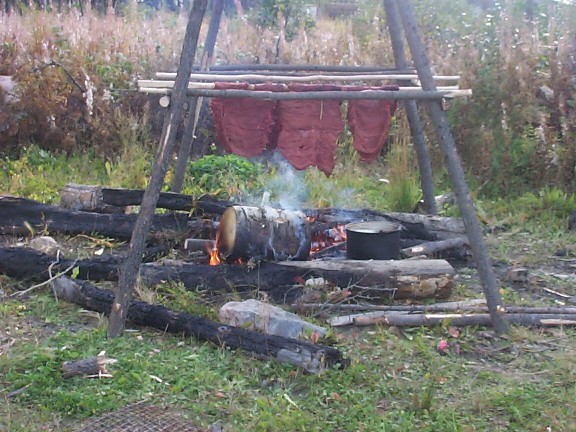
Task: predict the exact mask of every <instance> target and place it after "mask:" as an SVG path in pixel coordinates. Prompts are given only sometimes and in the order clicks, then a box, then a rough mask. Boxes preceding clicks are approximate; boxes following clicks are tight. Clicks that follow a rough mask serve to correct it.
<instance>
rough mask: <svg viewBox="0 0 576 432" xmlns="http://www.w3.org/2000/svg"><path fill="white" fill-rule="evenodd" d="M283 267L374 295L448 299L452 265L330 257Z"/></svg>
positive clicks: (422, 261) (443, 261) (450, 289)
mask: <svg viewBox="0 0 576 432" xmlns="http://www.w3.org/2000/svg"><path fill="white" fill-rule="evenodd" d="M279 265H281V266H284V267H291V268H297V269H300V270H301V271H309V272H311V273H315V274H319V275H320V276H321V277H324V278H325V279H327V280H329V281H334V282H336V283H337V285H338V286H339V287H342V288H346V287H349V288H350V290H351V292H352V293H354V292H357V291H361V292H362V293H363V294H364V295H369V296H372V297H374V298H379V297H392V298H393V299H396V300H400V299H407V298H411V299H417V298H447V297H449V296H450V294H451V292H452V279H453V275H454V273H455V271H454V268H453V267H452V266H451V265H450V264H449V263H448V262H447V261H445V260H398V261H395V260H383V261H378V260H369V261H363V260H331V261H320V260H316V261H305V262H296V261H286V262H282V263H279Z"/></svg>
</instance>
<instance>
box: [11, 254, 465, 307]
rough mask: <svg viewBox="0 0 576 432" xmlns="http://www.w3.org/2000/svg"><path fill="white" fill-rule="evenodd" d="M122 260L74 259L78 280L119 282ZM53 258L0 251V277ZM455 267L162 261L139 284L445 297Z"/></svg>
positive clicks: (285, 298)
mask: <svg viewBox="0 0 576 432" xmlns="http://www.w3.org/2000/svg"><path fill="white" fill-rule="evenodd" d="M121 261H122V258H118V257H111V256H103V257H98V258H95V259H91V260H79V261H77V262H76V263H74V266H75V267H78V270H79V273H78V275H77V278H79V279H91V280H94V281H101V280H111V281H115V280H118V266H119V264H120V262H121ZM53 262H54V258H52V257H49V256H47V255H44V254H42V253H40V252H37V251H34V250H32V249H28V248H0V273H3V274H5V275H7V276H11V277H14V278H17V279H32V280H45V279H47V277H48V276H47V275H48V267H49V266H50V265H51V264H52V263H53ZM72 263H73V260H69V259H68V260H61V261H60V263H59V264H58V265H57V266H55V267H54V268H53V271H54V272H57V271H61V270H64V269H65V268H67V267H70V265H71V264H72ZM453 274H454V269H453V268H452V266H450V264H448V262H447V261H444V260H414V261H412V260H403V261H349V260H334V261H320V260H316V261H304V262H296V261H284V262H282V263H274V262H261V263H258V264H256V265H255V266H252V265H228V264H222V265H217V266H210V265H206V264H190V263H185V262H183V261H176V260H163V261H162V262H158V263H145V264H142V265H141V266H140V278H141V281H142V283H143V284H145V285H149V286H153V285H158V284H161V283H164V282H166V281H174V282H180V283H182V284H183V285H184V286H185V287H186V288H188V289H197V288H198V287H203V288H204V289H206V290H207V291H214V292H230V291H239V292H242V291H249V290H252V289H259V290H261V291H268V292H271V293H272V299H273V300H274V301H276V302H292V301H293V300H294V297H296V296H297V295H298V294H299V292H300V291H301V290H302V287H301V283H302V281H303V280H304V279H307V278H309V277H323V278H324V279H325V280H327V281H329V282H332V283H333V284H335V285H337V286H339V287H341V288H347V287H349V288H350V289H351V290H352V292H355V291H362V292H363V293H364V294H369V295H371V296H373V297H377V298H381V297H384V298H389V297H392V298H394V299H406V298H446V297H448V296H449V295H450V293H451V290H452V276H453Z"/></svg>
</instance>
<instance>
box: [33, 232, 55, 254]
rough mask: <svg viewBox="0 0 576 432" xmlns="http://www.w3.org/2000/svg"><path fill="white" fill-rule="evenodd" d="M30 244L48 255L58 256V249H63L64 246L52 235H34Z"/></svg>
mask: <svg viewBox="0 0 576 432" xmlns="http://www.w3.org/2000/svg"><path fill="white" fill-rule="evenodd" d="M28 246H29V247H30V248H32V249H34V250H37V251H39V252H43V253H45V254H46V255H52V256H56V254H57V253H58V251H62V247H61V246H60V245H59V244H58V242H57V241H56V240H54V239H53V238H52V237H50V236H41V237H34V238H33V239H32V240H30V243H29V244H28Z"/></svg>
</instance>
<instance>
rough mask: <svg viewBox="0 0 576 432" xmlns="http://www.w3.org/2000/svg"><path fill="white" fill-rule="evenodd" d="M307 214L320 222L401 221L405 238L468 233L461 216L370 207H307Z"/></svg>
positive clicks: (434, 237) (435, 237)
mask: <svg viewBox="0 0 576 432" xmlns="http://www.w3.org/2000/svg"><path fill="white" fill-rule="evenodd" d="M304 212H305V213H306V215H307V216H309V217H310V218H314V219H315V220H316V221H318V222H324V223H328V222H339V223H344V224H346V223H349V222H357V221H371V220H388V221H391V222H396V223H400V224H401V225H402V226H403V227H404V228H405V231H406V232H405V233H404V238H419V239H422V240H428V241H434V240H439V239H441V238H446V235H447V234H448V237H450V236H454V235H458V236H462V235H463V234H465V233H466V231H465V229H464V222H463V221H462V219H460V218H452V217H444V216H435V215H424V214H418V213H398V212H379V211H376V210H370V209H360V210H355V209H338V208H326V209H306V210H304ZM410 236H412V237H410Z"/></svg>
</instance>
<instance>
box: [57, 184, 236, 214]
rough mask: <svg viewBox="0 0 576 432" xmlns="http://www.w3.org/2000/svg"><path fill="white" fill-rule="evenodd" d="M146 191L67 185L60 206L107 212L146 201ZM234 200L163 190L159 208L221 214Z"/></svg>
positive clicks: (61, 194)
mask: <svg viewBox="0 0 576 432" xmlns="http://www.w3.org/2000/svg"><path fill="white" fill-rule="evenodd" d="M143 196H144V191H143V190H140V189H117V188H103V187H101V186H94V185H77V184H69V185H66V186H65V187H64V188H63V189H62V190H61V191H60V206H61V207H64V208H68V209H72V210H82V211H93V212H103V213H107V212H109V211H110V208H111V207H112V208H118V209H121V208H124V207H128V206H135V205H140V204H142V197H143ZM233 205H234V203H232V202H230V201H224V200H218V199H216V198H214V197H212V196H210V195H203V196H201V197H200V198H199V199H196V198H195V197H194V196H192V195H186V194H181V193H174V192H161V193H160V196H159V197H158V204H157V206H156V207H157V208H163V209H168V210H182V211H187V212H189V211H193V213H194V214H213V215H221V214H222V213H224V210H226V209H227V208H228V207H230V206H233Z"/></svg>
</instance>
